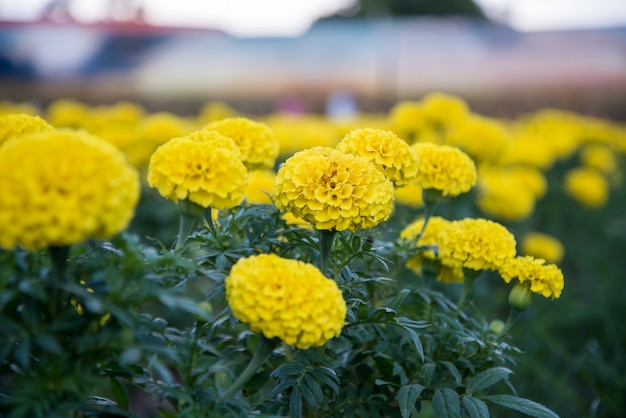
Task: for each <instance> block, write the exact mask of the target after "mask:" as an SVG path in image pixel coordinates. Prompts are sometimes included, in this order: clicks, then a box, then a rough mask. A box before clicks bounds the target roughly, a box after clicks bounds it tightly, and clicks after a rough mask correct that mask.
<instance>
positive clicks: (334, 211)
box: [274, 147, 394, 231]
mask: <svg viewBox="0 0 626 418" xmlns="http://www.w3.org/2000/svg"><path fill="white" fill-rule="evenodd" d="M274 202H275V204H276V206H277V207H278V208H279V209H280V210H288V211H290V212H292V213H293V214H294V215H295V216H297V217H299V218H302V219H304V220H305V221H307V222H310V223H311V224H313V225H314V226H315V227H316V228H317V229H319V230H337V231H342V230H346V229H348V230H351V231H355V230H359V229H367V228H372V227H373V226H375V225H377V224H378V223H380V222H383V221H385V220H387V218H389V215H390V214H391V210H392V209H393V202H394V188H393V184H392V183H391V182H390V181H389V180H387V178H385V176H384V174H383V173H382V172H381V171H379V170H378V169H377V168H376V167H375V166H374V165H373V164H372V163H370V162H369V161H367V160H365V159H363V158H362V157H359V156H357V155H352V154H344V153H342V152H341V151H338V150H335V149H332V148H328V147H313V148H309V149H307V150H304V151H300V152H298V153H296V154H294V155H293V156H292V157H291V158H289V159H288V160H287V161H285V163H284V164H283V165H282V166H281V168H280V169H279V170H278V173H277V174H276V182H275V184H274Z"/></svg>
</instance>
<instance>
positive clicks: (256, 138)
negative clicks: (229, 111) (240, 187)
mask: <svg viewBox="0 0 626 418" xmlns="http://www.w3.org/2000/svg"><path fill="white" fill-rule="evenodd" d="M203 130H211V131H217V132H219V133H220V134H222V135H224V136H227V137H229V138H231V139H232V140H233V141H235V144H237V147H239V149H240V150H241V160H242V161H243V163H244V164H245V165H246V167H247V168H248V169H249V170H256V169H268V168H273V167H274V161H275V160H276V157H278V151H279V145H278V139H276V136H275V135H274V132H273V131H272V129H271V128H270V127H269V126H268V125H266V124H265V123H263V122H256V121H253V120H250V119H247V118H244V117H232V118H226V119H221V120H218V121H215V122H211V123H209V124H208V125H206V126H205V127H204V128H203Z"/></svg>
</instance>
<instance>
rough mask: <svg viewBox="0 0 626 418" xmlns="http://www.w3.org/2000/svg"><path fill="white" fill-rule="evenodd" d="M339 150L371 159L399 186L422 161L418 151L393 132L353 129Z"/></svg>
mask: <svg viewBox="0 0 626 418" xmlns="http://www.w3.org/2000/svg"><path fill="white" fill-rule="evenodd" d="M337 149H338V150H339V151H341V152H345V153H348V154H355V155H360V156H361V157H363V158H365V159H366V160H368V161H370V162H372V163H373V164H374V165H375V166H376V167H377V168H378V169H379V170H381V171H382V172H383V173H384V174H385V177H387V178H388V179H389V180H390V181H391V182H392V183H393V184H394V186H396V187H398V186H403V185H405V184H407V183H409V182H410V181H411V180H413V179H414V178H415V177H416V176H417V170H418V168H419V160H418V159H417V155H416V154H415V151H414V150H413V149H412V148H411V147H409V144H407V143H406V141H403V140H402V139H400V138H398V136H397V135H396V134H394V133H393V132H391V131H385V130H382V129H373V128H361V129H354V130H352V131H350V132H349V133H348V134H347V135H346V136H345V137H344V138H343V139H342V140H341V142H339V144H338V145H337Z"/></svg>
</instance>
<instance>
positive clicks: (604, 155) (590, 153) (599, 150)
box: [580, 144, 618, 174]
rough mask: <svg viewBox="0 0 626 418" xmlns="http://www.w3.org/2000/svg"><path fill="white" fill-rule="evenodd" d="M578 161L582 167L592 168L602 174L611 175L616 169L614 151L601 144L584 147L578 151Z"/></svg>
mask: <svg viewBox="0 0 626 418" xmlns="http://www.w3.org/2000/svg"><path fill="white" fill-rule="evenodd" d="M580 161H581V163H582V165H583V166H585V167H588V168H594V169H596V170H598V171H599V172H601V173H604V174H612V173H614V172H615V171H617V167H618V163H617V158H616V155H615V153H614V151H613V150H612V149H611V148H609V147H608V146H606V145H602V144H588V145H585V146H584V147H583V148H582V149H581V151H580Z"/></svg>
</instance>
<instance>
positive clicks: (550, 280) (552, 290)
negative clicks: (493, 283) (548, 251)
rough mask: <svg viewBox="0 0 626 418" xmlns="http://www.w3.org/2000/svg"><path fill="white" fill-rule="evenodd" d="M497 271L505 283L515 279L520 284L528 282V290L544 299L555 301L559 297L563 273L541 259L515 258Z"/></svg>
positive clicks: (529, 257) (562, 284) (562, 283)
mask: <svg viewBox="0 0 626 418" xmlns="http://www.w3.org/2000/svg"><path fill="white" fill-rule="evenodd" d="M498 270H499V272H500V276H502V279H504V281H505V282H507V283H509V282H510V281H511V280H513V279H515V278H517V280H519V282H520V283H524V282H530V290H532V291H533V292H534V293H539V294H541V295H542V296H544V297H546V298H552V299H556V298H558V297H559V296H561V291H562V290H563V286H564V281H563V273H562V272H561V269H559V268H558V267H557V266H556V265H554V264H545V260H543V259H540V258H538V259H536V258H534V257H531V256H523V257H515V258H512V259H510V260H508V261H507V262H506V263H505V264H503V265H501V266H500V268H499V269H498Z"/></svg>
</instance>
